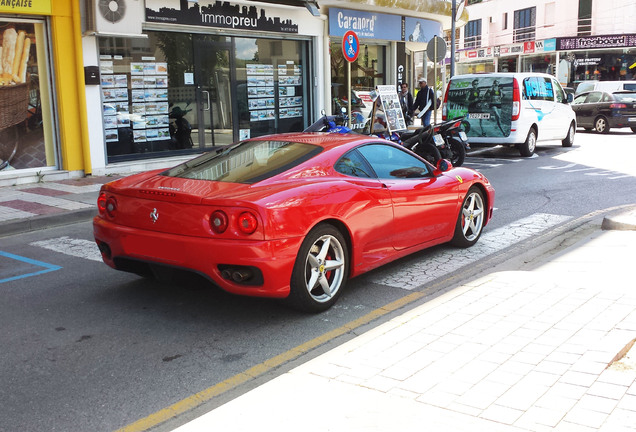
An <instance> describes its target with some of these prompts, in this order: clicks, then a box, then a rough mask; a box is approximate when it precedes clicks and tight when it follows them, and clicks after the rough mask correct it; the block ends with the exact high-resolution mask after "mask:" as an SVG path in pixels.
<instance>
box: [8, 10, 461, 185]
mask: <svg viewBox="0 0 636 432" xmlns="http://www.w3.org/2000/svg"><path fill="white" fill-rule="evenodd" d="M5 3H6V4H10V5H12V6H0V26H1V30H2V35H0V36H4V34H5V31H6V41H7V42H3V41H0V42H3V43H2V45H3V52H4V54H3V56H2V59H4V58H5V55H6V56H8V55H9V54H8V53H9V51H12V52H15V51H17V50H18V48H17V46H18V45H19V46H20V47H21V48H20V55H19V56H18V55H16V54H13V56H12V58H11V61H10V62H9V59H8V57H7V59H6V60H7V61H6V64H7V65H8V64H9V63H11V65H12V66H13V60H15V63H16V70H15V71H14V70H9V69H7V70H3V72H0V73H3V74H7V75H0V77H2V79H4V77H5V76H6V77H8V78H9V80H5V81H6V82H5V81H2V83H0V84H5V83H6V84H8V86H7V87H6V88H3V87H4V86H0V91H3V90H7V89H10V90H12V93H15V94H14V95H12V96H11V98H12V99H11V100H13V98H14V97H16V98H17V97H18V96H19V98H20V101H19V103H17V105H19V106H21V107H22V106H23V109H22V108H19V109H18V108H16V110H15V113H14V112H13V111H11V112H8V113H7V114H6V115H5V118H7V120H5V121H4V126H3V123H2V115H0V138H1V139H2V141H1V143H2V145H1V150H2V151H1V152H0V159H2V161H1V162H0V163H2V164H3V165H4V166H3V167H2V169H0V186H1V185H11V184H18V183H27V182H33V181H37V180H41V179H44V181H46V179H51V178H53V176H57V177H64V176H67V177H79V176H83V175H85V174H93V175H104V174H109V173H120V174H126V173H129V172H138V171H143V170H148V169H153V168H165V167H167V166H171V165H174V164H176V163H178V162H179V161H182V160H185V159H188V158H191V157H193V156H194V155H195V154H198V153H201V152H204V151H208V150H211V149H214V148H216V147H221V146H225V145H227V144H230V143H232V142H235V141H238V140H241V139H245V138H248V137H257V136H261V135H265V134H270V133H278V132H287V131H301V130H303V129H304V128H305V127H307V126H308V125H309V124H311V123H313V121H315V120H316V119H317V117H319V116H320V113H321V112H322V111H323V110H325V111H326V112H327V113H329V112H331V111H332V110H334V109H337V108H338V106H339V105H342V104H344V103H346V102H348V99H349V98H352V102H354V103H358V104H360V105H362V104H363V102H362V98H364V97H366V94H367V93H368V92H369V91H371V90H373V89H374V88H375V86H377V85H380V84H398V83H399V82H401V81H408V82H410V83H411V84H412V83H413V82H414V81H415V80H416V79H417V77H418V76H420V75H421V74H423V73H426V71H422V70H419V71H418V70H417V68H416V65H415V64H414V60H413V57H414V53H417V52H422V51H424V50H425V49H426V46H427V42H428V41H429V40H430V39H431V38H432V37H433V36H441V35H442V32H443V29H444V28H450V15H451V3H450V1H446V0H427V1H424V2H422V1H418V0H404V1H401V2H398V3H396V2H395V1H392V0H350V1H343V0H325V1H319V2H316V1H315V0H283V1H274V0H272V1H268V0H264V1H251V0H233V1H221V0H112V1H109V2H104V1H99V0H59V1H58V0H55V1H53V0H41V1H38V2H35V1H33V2H4V3H2V4H3V5H4V4H5ZM22 4H24V5H25V6H22ZM36 4H37V6H31V5H36ZM464 15H465V16H466V17H467V14H464ZM348 30H352V31H355V32H356V34H357V35H358V37H359V40H360V52H359V56H358V58H357V60H356V61H354V62H352V63H351V74H350V75H349V72H348V68H347V64H346V63H347V62H346V61H345V60H344V58H343V53H342V45H343V44H342V40H343V35H344V33H345V32H346V31H348ZM18 41H21V42H18ZM5 44H6V45H5ZM9 45H11V48H10V49H4V47H5V46H7V47H8V46H9ZM25 45H28V46H29V47H28V48H24V47H25ZM18 57H19V58H18ZM23 57H24V59H25V60H24V62H23V64H24V66H22V72H20V70H21V66H20V61H21V60H22V58H23ZM2 63H3V64H4V63H5V62H2ZM13 72H17V73H15V74H14V73H13ZM13 75H15V76H16V78H15V79H13V78H12V76H13ZM20 77H23V79H22V78H20ZM349 80H350V81H351V84H352V87H353V88H354V90H355V91H354V92H353V94H352V95H347V94H346V93H347V92H346V90H344V89H345V88H347V84H348V82H349ZM27 81H28V82H27ZM412 87H414V86H412ZM18 90H20V91H18ZM18 93H19V95H18ZM7 94H8V93H5V94H4V95H3V100H4V99H5V95H7ZM20 95H21V96H20ZM353 98H356V99H355V100H354V99H353ZM7 100H8V99H7ZM366 102H367V103H368V101H366ZM365 106H366V105H365ZM355 109H356V110H357V111H362V106H358V107H355ZM0 114H2V113H0ZM11 116H15V117H11ZM16 142H17V145H14V144H15V143H16ZM14 150H15V151H14ZM29 156H33V157H32V158H31V159H29ZM5 162H6V163H5Z"/></svg>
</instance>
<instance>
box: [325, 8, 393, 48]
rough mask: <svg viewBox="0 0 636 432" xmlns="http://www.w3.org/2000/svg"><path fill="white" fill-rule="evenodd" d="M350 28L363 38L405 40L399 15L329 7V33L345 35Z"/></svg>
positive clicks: (338, 35) (339, 35) (337, 35)
mask: <svg viewBox="0 0 636 432" xmlns="http://www.w3.org/2000/svg"><path fill="white" fill-rule="evenodd" d="M349 30H352V31H354V32H356V34H357V35H358V37H359V38H362V39H384V40H394V41H401V40H403V39H402V17H401V16H399V15H387V14H381V13H375V12H362V11H356V10H346V9H338V8H329V35H330V36H336V37H343V36H344V34H345V33H346V32H347V31H349Z"/></svg>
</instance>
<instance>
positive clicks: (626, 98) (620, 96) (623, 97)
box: [614, 92, 636, 103]
mask: <svg viewBox="0 0 636 432" xmlns="http://www.w3.org/2000/svg"><path fill="white" fill-rule="evenodd" d="M614 99H616V100H617V101H619V102H629V103H633V102H636V92H632V93H627V92H622V93H614Z"/></svg>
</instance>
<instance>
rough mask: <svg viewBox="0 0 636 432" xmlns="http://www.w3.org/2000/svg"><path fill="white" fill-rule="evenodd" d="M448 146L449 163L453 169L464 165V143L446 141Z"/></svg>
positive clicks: (453, 140) (451, 140) (454, 140)
mask: <svg viewBox="0 0 636 432" xmlns="http://www.w3.org/2000/svg"><path fill="white" fill-rule="evenodd" d="M448 146H449V147H450V151H451V159H450V161H451V163H452V164H453V166H454V167H459V166H462V164H463V163H464V159H465V158H466V147H464V143H463V142H461V141H459V140H456V139H452V138H451V139H450V140H448Z"/></svg>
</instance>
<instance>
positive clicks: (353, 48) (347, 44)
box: [342, 30, 360, 62]
mask: <svg viewBox="0 0 636 432" xmlns="http://www.w3.org/2000/svg"><path fill="white" fill-rule="evenodd" d="M342 54H343V55H344V58H345V60H347V61H348V62H354V61H356V59H357V58H358V54H360V41H359V40H358V35H357V34H356V33H355V32H354V31H351V30H349V31H348V32H346V33H345V34H344V37H343V38H342Z"/></svg>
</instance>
